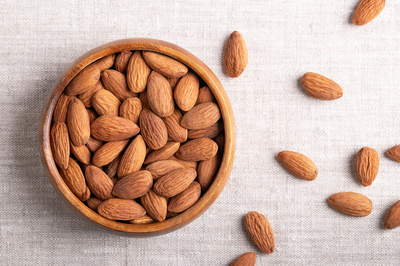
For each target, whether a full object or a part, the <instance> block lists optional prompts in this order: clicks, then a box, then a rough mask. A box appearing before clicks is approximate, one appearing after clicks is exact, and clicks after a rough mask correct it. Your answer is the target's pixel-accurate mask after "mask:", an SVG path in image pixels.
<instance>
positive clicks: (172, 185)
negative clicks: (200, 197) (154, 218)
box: [154, 168, 197, 198]
mask: <svg viewBox="0 0 400 266" xmlns="http://www.w3.org/2000/svg"><path fill="white" fill-rule="evenodd" d="M196 176H197V172H196V170H194V169H192V168H182V169H178V170H175V171H172V172H169V173H168V174H166V175H164V176H163V177H161V178H159V179H158V180H157V182H156V183H155V184H154V191H155V192H156V193H157V194H159V195H161V196H164V197H168V198H170V197H173V196H176V195H178V194H179V193H181V192H182V191H184V190H185V189H186V188H187V187H188V186H189V185H190V184H191V183H192V182H193V180H194V179H195V178H196Z"/></svg>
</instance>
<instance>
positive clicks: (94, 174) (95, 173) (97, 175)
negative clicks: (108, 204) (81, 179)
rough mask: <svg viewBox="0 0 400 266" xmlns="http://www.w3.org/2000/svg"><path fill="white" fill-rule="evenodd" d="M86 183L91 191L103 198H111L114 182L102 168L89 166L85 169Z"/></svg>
mask: <svg viewBox="0 0 400 266" xmlns="http://www.w3.org/2000/svg"><path fill="white" fill-rule="evenodd" d="M85 177H86V183H87V186H88V187H89V189H90V191H92V193H93V194H94V195H95V196H96V197H98V198H99V199H101V200H107V199H111V198H112V197H113V196H112V194H111V192H112V191H113V188H114V184H113V182H112V181H111V179H110V178H109V177H108V176H107V175H106V173H104V172H103V171H102V170H101V169H100V168H98V167H96V166H93V165H91V166H88V167H87V168H86V170H85Z"/></svg>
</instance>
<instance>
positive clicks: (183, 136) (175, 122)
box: [163, 108, 188, 142]
mask: <svg viewBox="0 0 400 266" xmlns="http://www.w3.org/2000/svg"><path fill="white" fill-rule="evenodd" d="M181 119H182V114H181V111H179V109H178V108H175V110H174V112H173V113H172V115H170V116H168V117H164V118H163V121H164V124H165V126H166V127H167V132H168V137H170V138H171V139H173V140H174V141H177V142H185V141H186V140H187V135H188V130H187V129H186V128H183V127H182V126H181Z"/></svg>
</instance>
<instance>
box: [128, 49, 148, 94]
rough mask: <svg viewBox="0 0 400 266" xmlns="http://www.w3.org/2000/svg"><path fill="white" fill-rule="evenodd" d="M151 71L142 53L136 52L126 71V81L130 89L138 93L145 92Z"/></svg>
mask: <svg viewBox="0 0 400 266" xmlns="http://www.w3.org/2000/svg"><path fill="white" fill-rule="evenodd" d="M150 71H151V69H150V67H149V66H148V65H147V63H146V61H145V60H144V59H143V56H142V53H141V52H140V51H135V52H134V53H133V55H132V56H131V58H130V60H129V63H128V67H127V71H126V72H127V74H126V80H127V83H128V87H129V89H130V90H131V91H132V92H136V93H139V92H143V91H144V90H145V89H146V85H147V78H148V76H149V74H150Z"/></svg>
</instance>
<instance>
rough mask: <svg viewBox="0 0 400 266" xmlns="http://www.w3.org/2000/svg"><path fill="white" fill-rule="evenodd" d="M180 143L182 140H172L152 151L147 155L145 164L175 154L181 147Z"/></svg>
mask: <svg viewBox="0 0 400 266" xmlns="http://www.w3.org/2000/svg"><path fill="white" fill-rule="evenodd" d="M180 145H181V144H180V142H172V141H171V142H168V143H167V144H166V145H165V146H164V147H162V148H161V149H158V150H156V151H152V152H151V153H150V154H149V155H147V157H146V160H145V161H144V164H151V163H154V162H157V161H162V160H166V159H168V158H169V157H171V156H172V155H174V154H175V152H176V151H177V150H178V149H179V147H180Z"/></svg>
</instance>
